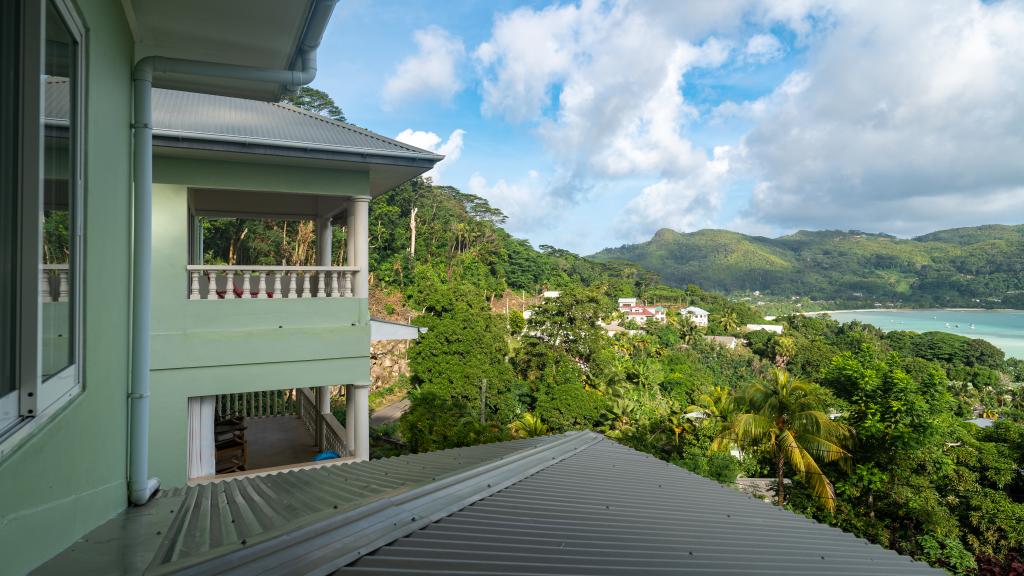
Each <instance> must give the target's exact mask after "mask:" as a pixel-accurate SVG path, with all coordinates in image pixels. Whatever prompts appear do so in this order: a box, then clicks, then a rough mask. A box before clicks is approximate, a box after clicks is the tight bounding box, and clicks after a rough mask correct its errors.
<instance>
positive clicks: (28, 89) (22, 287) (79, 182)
mask: <svg viewBox="0 0 1024 576" xmlns="http://www.w3.org/2000/svg"><path fill="white" fill-rule="evenodd" d="M48 4H50V5H52V6H53V8H54V10H55V11H56V12H57V13H58V15H59V17H60V18H61V19H62V21H63V24H64V25H65V26H66V27H67V29H68V33H69V34H70V35H71V37H72V38H73V40H74V41H75V43H76V47H75V51H74V55H73V57H74V74H73V78H72V82H71V88H70V89H71V97H72V100H71V111H70V112H71V113H70V118H69V129H70V146H71V147H72V150H73V153H72V166H71V173H70V174H69V181H70V183H71V188H70V190H69V192H68V200H69V203H70V209H71V215H72V219H71V220H70V221H69V223H70V225H71V226H72V227H73V230H71V231H69V236H70V238H71V249H72V252H71V254H70V261H69V266H68V274H69V278H70V283H71V286H72V291H71V300H70V306H71V310H72V313H71V322H72V325H73V327H72V337H73V339H74V340H73V347H72V350H71V354H72V358H71V363H70V364H69V365H68V366H67V367H65V368H64V369H63V370H61V371H60V372H58V373H57V374H54V375H52V376H50V377H49V378H46V379H45V380H44V379H43V376H42V332H43V330H42V318H43V303H42V301H41V298H40V295H39V289H40V288H39V276H40V268H39V267H40V263H41V262H42V233H41V229H40V224H39V214H40V213H41V210H42V206H43V189H44V178H45V171H44V166H43V150H42V143H43V140H42V138H43V130H44V127H43V122H42V118H43V112H44V105H45V104H44V96H45V94H44V91H43V89H42V81H43V58H44V51H45V46H44V41H45V38H46V8H47V5H48ZM22 10H23V14H22V26H21V30H22V40H21V56H22V66H23V69H22V82H21V86H20V87H19V88H20V90H21V109H22V114H21V118H22V126H21V131H20V132H21V142H20V144H21V147H20V148H21V158H20V159H19V165H20V177H19V184H18V188H17V193H18V194H19V207H20V208H19V212H20V214H19V216H20V219H19V220H20V221H19V223H18V224H19V227H20V228H19V234H18V238H17V241H18V242H19V246H18V252H19V260H18V265H17V269H18V272H19V273H18V280H17V282H18V286H17V289H16V299H17V305H16V308H17V310H16V314H17V321H16V327H15V345H16V346H17V347H18V349H17V350H16V353H15V379H16V382H18V390H17V392H16V393H14V392H12V393H10V394H8V395H7V396H5V397H4V398H2V399H0V401H2V402H3V405H2V406H0V408H4V409H7V408H9V405H10V403H12V402H17V411H18V418H17V419H16V420H14V421H13V422H2V423H0V459H3V458H4V457H5V456H7V455H8V454H11V453H12V452H14V450H15V449H16V448H17V447H18V445H19V444H20V443H21V440H22V439H24V438H25V437H27V436H29V435H30V434H31V433H32V432H33V431H34V430H35V429H37V428H38V427H39V426H41V425H42V424H43V423H44V422H45V421H46V420H47V419H49V417H51V416H53V415H54V414H56V413H57V412H58V411H59V409H60V408H61V407H62V406H63V405H65V404H66V403H67V402H68V401H69V400H71V399H72V398H74V397H75V396H77V395H78V393H79V392H81V390H82V358H83V356H82V353H83V350H84V347H83V342H82V340H83V334H84V330H83V329H82V323H83V317H84V315H83V313H82V301H83V298H82V295H83V292H84V290H83V284H84V269H85V268H84V265H83V264H84V262H83V260H84V258H83V256H84V252H85V251H84V249H83V242H84V239H83V233H82V232H83V223H84V202H83V197H84V194H83V190H84V177H83V175H84V169H83V168H84V165H85V138H84V136H85V130H84V129H85V118H84V116H85V114H84V111H85V84H86V82H85V78H86V68H85V51H86V34H85V27H84V25H83V24H82V20H81V19H80V18H79V16H78V14H77V13H76V11H75V10H74V8H73V7H72V6H71V4H70V2H69V1H68V0H24V1H23V2H22ZM32 343H34V345H33V344H32Z"/></svg>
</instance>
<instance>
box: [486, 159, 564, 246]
mask: <svg viewBox="0 0 1024 576" xmlns="http://www.w3.org/2000/svg"><path fill="white" fill-rule="evenodd" d="M468 191H469V193H470V194H475V195H477V196H480V197H482V198H486V199H487V200H488V201H489V202H490V203H491V205H492V206H494V207H496V208H498V209H500V210H501V211H502V212H504V213H505V215H506V216H508V229H509V230H510V231H512V232H514V233H526V232H530V231H533V230H537V229H539V228H541V227H543V226H547V225H550V224H551V222H552V219H553V218H555V216H556V214H557V212H558V211H559V210H561V209H564V208H565V207H566V203H565V201H564V200H563V199H561V198H559V197H558V196H556V195H554V194H551V186H550V184H549V183H548V182H545V181H544V179H543V178H542V177H541V175H540V174H539V173H538V172H537V171H536V170H530V171H528V172H527V174H526V176H525V177H523V178H520V179H519V180H517V181H514V182H508V181H506V180H504V179H499V180H497V181H495V182H493V183H492V182H488V181H487V178H485V177H483V176H482V175H480V174H479V173H475V174H473V175H472V176H470V178H469V185H468Z"/></svg>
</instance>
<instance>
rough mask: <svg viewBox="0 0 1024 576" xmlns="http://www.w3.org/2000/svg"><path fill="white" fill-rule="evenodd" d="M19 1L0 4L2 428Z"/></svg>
mask: <svg viewBox="0 0 1024 576" xmlns="http://www.w3.org/2000/svg"><path fill="white" fill-rule="evenodd" d="M20 4H21V3H20V2H2V3H0V278H2V280H0V431H2V430H3V428H4V426H5V425H6V424H9V423H10V422H11V421H13V420H15V419H17V417H18V403H17V400H18V398H17V396H18V395H17V389H18V383H17V380H16V374H15V372H14V359H15V344H16V343H17V341H18V340H17V338H16V330H17V329H18V328H17V323H16V319H17V315H16V313H15V310H16V307H17V303H16V300H15V286H16V284H17V283H16V282H15V278H17V277H18V274H17V268H16V267H17V265H18V264H17V250H18V242H17V235H18V225H17V224H18V222H17V215H18V156H19V155H18V150H19V148H20V146H19V142H18V122H19V113H18V111H19V107H18V104H19V99H20V97H21V81H20V80H21V79H20V77H19V75H20V74H21V67H20V65H19V63H20V61H21V58H20V55H19V53H18V44H19V43H20V41H21V38H20V33H21V30H20V26H19V23H20V22H21V15H20V14H19V10H18V8H19V6H20Z"/></svg>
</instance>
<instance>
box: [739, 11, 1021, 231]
mask: <svg viewBox="0 0 1024 576" xmlns="http://www.w3.org/2000/svg"><path fill="white" fill-rule="evenodd" d="M920 8H921V7H920V5H918V4H903V3H889V4H886V6H885V8H884V9H878V7H877V6H869V5H866V4H862V3H851V4H848V5H841V6H839V7H837V8H836V9H835V11H834V14H833V16H834V24H833V26H832V28H831V30H830V31H829V33H828V35H827V36H825V37H823V38H821V39H820V45H816V46H814V50H813V51H812V52H811V58H810V62H809V64H808V66H807V68H806V69H805V70H803V71H800V72H798V73H797V74H796V75H794V76H791V78H792V79H793V81H792V82H786V83H784V84H783V85H782V86H780V87H779V89H777V90H776V91H775V92H774V93H773V94H771V95H770V96H768V97H765V98H763V99H760V100H759V101H755V102H750V103H743V104H739V105H732V107H731V108H730V107H728V106H727V107H723V108H722V109H721V110H720V111H719V112H720V113H722V114H725V115H728V114H737V113H740V114H747V115H748V117H750V118H753V119H755V120H756V121H757V124H756V126H755V127H754V128H753V130H752V131H751V133H750V134H749V135H748V136H747V137H746V138H745V141H744V143H743V146H742V148H743V150H744V154H745V158H746V161H747V162H748V163H749V166H750V167H751V168H752V170H753V171H754V173H755V174H756V175H757V177H758V178H759V180H760V183H759V184H758V186H757V187H756V189H755V191H754V197H753V201H752V203H751V206H750V210H749V213H748V214H747V217H748V218H753V219H757V220H759V221H761V222H767V223H772V224H775V225H777V226H780V227H783V228H799V227H808V228H829V227H842V228H860V229H865V230H880V231H886V232H893V233H897V234H906V235H912V234H918V233H921V232H926V231H929V230H932V229H935V228H939V227H945V226H961V225H974V224H980V223H986V222H1020V221H1021V220H1024V162H1021V158H1024V138H1021V130H1020V128H1021V126H1024V98H1021V94H1020V89H1021V86H1024V59H1022V58H1021V54H1024V5H1021V4H1020V3H1014V2H998V3H992V4H982V3H979V2H975V1H973V0H942V1H936V2H932V3H929V5H928V9H926V10H921V9H920Z"/></svg>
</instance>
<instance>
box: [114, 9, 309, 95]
mask: <svg viewBox="0 0 1024 576" xmlns="http://www.w3.org/2000/svg"><path fill="white" fill-rule="evenodd" d="M122 3H123V5H124V8H125V14H126V16H127V17H128V20H129V25H130V27H131V29H132V32H133V34H134V35H135V58H136V60H139V59H142V58H144V57H146V56H164V57H168V58H182V59H187V60H201V61H206V62H219V63H225V64H236V65H241V66H252V67H257V68H271V69H278V70H285V69H290V68H292V65H293V63H294V59H295V55H296V51H297V47H298V45H299V42H300V41H301V39H302V36H303V32H304V31H305V29H306V23H307V20H308V18H309V15H310V11H311V10H312V7H313V5H314V0H287V1H281V0H215V1H213V2H210V1H209V0H174V1H173V2H169V1H167V0H122ZM154 85H155V86H158V87H162V88H173V89H177V90H188V91H193V92H207V93H213V94H222V95H228V96H237V97H241V98H253V99H259V100H277V99H279V98H280V95H281V88H282V87H281V86H280V85H278V84H273V83H266V82H240V81H237V80H219V79H216V78H196V77H187V78H186V77H162V78H160V79H158V80H157V81H156V82H154Z"/></svg>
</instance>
